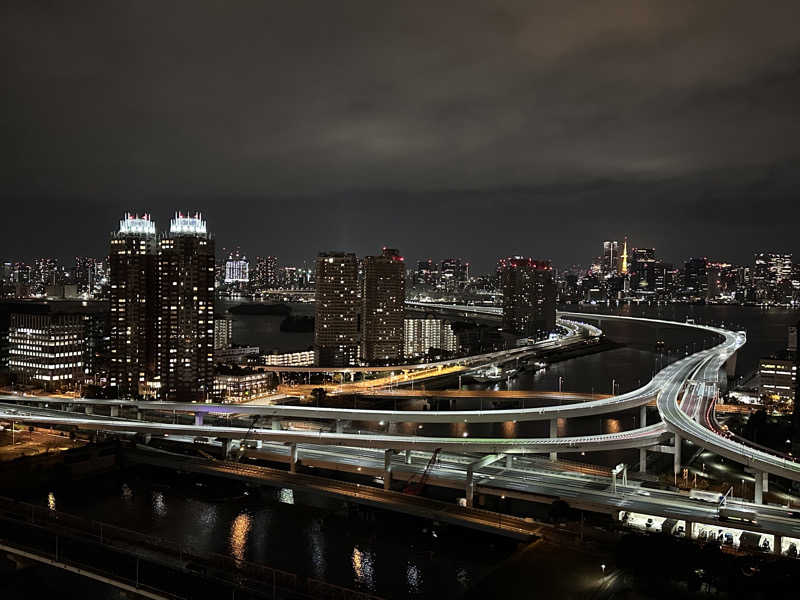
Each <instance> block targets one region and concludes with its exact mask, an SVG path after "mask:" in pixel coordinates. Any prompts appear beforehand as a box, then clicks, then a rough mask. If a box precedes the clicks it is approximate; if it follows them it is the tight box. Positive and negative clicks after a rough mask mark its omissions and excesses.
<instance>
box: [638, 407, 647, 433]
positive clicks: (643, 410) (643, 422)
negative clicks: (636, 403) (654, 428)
mask: <svg viewBox="0 0 800 600" xmlns="http://www.w3.org/2000/svg"><path fill="white" fill-rule="evenodd" d="M639 427H647V405H646V404H642V405H641V406H640V407H639Z"/></svg>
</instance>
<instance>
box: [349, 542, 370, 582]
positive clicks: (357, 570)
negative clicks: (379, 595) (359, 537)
mask: <svg viewBox="0 0 800 600" xmlns="http://www.w3.org/2000/svg"><path fill="white" fill-rule="evenodd" d="M372 561H373V558H372V553H371V552H367V551H365V552H362V551H361V550H359V549H358V546H354V547H353V558H352V562H353V573H354V574H355V576H356V580H357V581H358V582H359V583H360V584H361V585H363V586H365V587H366V588H367V589H370V590H372V589H375V569H374V565H373V564H372Z"/></svg>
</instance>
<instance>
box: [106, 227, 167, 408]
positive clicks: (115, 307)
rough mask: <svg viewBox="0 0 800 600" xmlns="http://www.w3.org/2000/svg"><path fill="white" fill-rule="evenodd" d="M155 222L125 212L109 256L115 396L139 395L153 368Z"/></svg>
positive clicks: (150, 378) (154, 341)
mask: <svg viewBox="0 0 800 600" xmlns="http://www.w3.org/2000/svg"><path fill="white" fill-rule="evenodd" d="M157 254H158V248H157V243H156V224H155V222H154V221H153V220H152V219H151V218H150V215H147V214H144V215H142V216H141V217H139V216H138V215H133V214H126V215H125V217H124V218H123V219H122V220H121V221H120V222H119V230H118V231H115V232H113V233H112V234H111V243H110V247H109V252H108V262H109V271H110V272H109V278H110V281H109V299H110V304H111V307H110V315H111V316H110V352H111V356H110V363H111V364H110V381H109V384H110V387H111V390H112V394H113V396H115V397H117V398H132V397H137V396H139V395H140V394H141V393H142V391H143V389H144V386H145V384H146V382H148V381H151V380H153V379H154V376H155V372H156V367H155V360H156V353H155V347H156V337H155V336H156V322H157V318H158V293H157V292H158V291H157V265H156V258H157Z"/></svg>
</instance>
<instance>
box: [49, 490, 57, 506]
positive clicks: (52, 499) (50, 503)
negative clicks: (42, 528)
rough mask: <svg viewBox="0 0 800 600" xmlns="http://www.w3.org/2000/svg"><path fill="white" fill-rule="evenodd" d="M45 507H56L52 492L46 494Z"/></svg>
mask: <svg viewBox="0 0 800 600" xmlns="http://www.w3.org/2000/svg"><path fill="white" fill-rule="evenodd" d="M47 508H49V509H50V510H55V509H56V496H55V494H53V492H50V493H48V494H47Z"/></svg>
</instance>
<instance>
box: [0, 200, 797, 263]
mask: <svg viewBox="0 0 800 600" xmlns="http://www.w3.org/2000/svg"><path fill="white" fill-rule="evenodd" d="M173 207H174V204H171V205H169V207H166V208H164V210H162V211H161V212H162V213H163V215H161V214H159V215H156V214H155V213H153V212H152V211H148V210H144V211H141V210H140V211H138V212H137V211H136V210H130V209H123V210H121V211H120V212H119V213H117V214H115V215H114V216H112V218H111V219H110V220H109V221H108V223H116V222H117V221H118V220H119V215H120V214H122V215H125V216H127V215H131V216H135V215H147V217H148V218H150V219H152V222H153V223H154V224H155V228H156V232H157V234H158V235H160V234H162V233H164V232H166V231H167V230H168V227H163V228H162V227H160V225H159V223H165V224H166V223H169V220H170V219H171V218H173V217H174V216H175V215H176V214H179V213H181V211H180V210H175V209H174V208H173ZM187 212H199V213H200V214H202V215H203V216H204V218H208V219H209V220H210V221H212V222H213V223H214V235H215V238H216V239H217V240H218V243H217V252H218V254H217V257H216V258H217V260H221V261H223V262H224V261H225V259H226V258H227V257H228V256H229V255H230V254H231V253H233V254H236V253H241V255H242V257H243V258H246V259H247V260H249V261H250V270H251V275H252V276H255V265H256V261H257V260H258V259H266V258H272V259H275V258H277V260H278V261H279V265H280V267H286V266H293V267H304V268H306V269H309V270H313V268H314V262H315V260H316V255H317V254H318V253H319V252H325V251H346V252H353V253H354V254H356V255H357V256H368V255H370V253H372V252H374V246H367V245H366V244H365V243H364V242H363V241H360V240H354V241H353V243H352V244H351V245H348V246H345V245H338V246H337V245H324V244H320V246H319V247H318V248H316V249H311V248H309V246H308V245H306V246H304V247H305V248H306V250H305V253H306V255H302V254H301V255H298V256H297V257H296V258H293V257H292V255H290V254H287V253H284V252H282V251H281V250H282V248H281V247H279V246H277V245H276V244H274V243H273V242H268V243H265V242H264V241H263V240H262V241H259V242H254V243H253V244H252V246H250V245H246V244H244V243H240V241H239V238H222V236H221V234H220V233H219V231H218V228H217V225H218V223H217V220H216V219H215V218H214V217H213V216H208V213H207V212H206V211H205V210H199V209H198V210H196V211H195V209H194V208H192V209H191V210H189V211H187ZM212 212H213V211H212ZM223 223H224V219H223ZM113 229H114V228H113V227H108V226H107V225H105V224H101V225H99V227H98V229H97V231H91V232H90V231H88V230H85V231H86V233H87V234H91V235H86V236H81V237H79V238H77V239H72V240H70V241H69V245H68V246H67V245H65V244H64V243H63V242H62V243H61V244H60V248H61V252H58V253H55V254H46V253H35V252H34V253H23V254H13V253H12V252H10V251H8V250H7V246H6V247H4V248H2V249H0V251H3V252H5V254H2V255H0V263H2V262H4V261H10V262H23V263H26V264H31V263H33V262H34V261H36V260H41V259H55V260H57V261H60V263H61V264H62V265H64V266H68V265H70V264H72V263H73V262H74V261H75V260H76V259H86V258H89V259H97V258H102V257H103V256H107V250H106V249H104V248H103V246H104V245H105V244H104V243H103V240H102V237H100V235H99V234H100V232H102V233H106V230H108V231H112V230H113ZM256 230H257V228H255V227H254V228H253V229H252V231H256ZM249 231H251V230H249V229H247V228H241V229H239V230H237V232H236V235H240V236H242V235H243V236H244V237H247V236H248V232H249ZM393 231H394V235H393V236H385V237H401V235H400V234H398V232H397V230H396V229H395V230H393ZM611 231H612V233H613V231H614V230H611ZM373 233H374V232H373ZM592 235H593V236H594V237H592V238H591V239H587V240H585V241H583V242H582V243H581V245H580V248H581V249H583V248H584V247H585V248H586V252H585V253H583V254H581V255H578V254H577V250H576V249H575V244H574V243H573V242H570V241H565V240H562V242H561V247H562V248H569V249H570V250H569V253H568V254H569V256H575V257H577V258H576V259H575V260H567V259H566V258H564V259H560V258H559V253H556V252H549V251H547V250H545V251H543V252H542V253H540V254H537V253H536V252H532V251H530V250H526V249H524V247H523V246H515V247H519V248H520V249H519V250H518V251H514V252H508V253H503V252H502V251H501V250H499V248H502V247H504V244H503V243H500V244H498V250H493V249H492V248H488V247H485V248H484V252H482V253H477V252H469V250H465V252H464V253H461V254H459V253H458V252H453V251H451V252H448V251H447V250H448V248H447V247H446V246H442V247H441V248H442V252H440V253H427V254H425V253H422V254H418V255H417V254H415V253H414V252H404V254H405V255H406V257H407V260H406V266H407V267H408V268H409V269H411V268H412V267H413V266H414V265H416V264H417V263H418V262H420V261H423V260H428V259H431V260H433V264H434V265H439V263H440V262H441V261H444V260H447V259H450V258H454V259H458V260H466V261H467V262H468V263H469V264H470V274H473V275H474V274H491V273H492V272H494V271H495V269H496V267H497V261H498V260H499V259H501V258H503V257H505V256H515V255H516V256H522V255H532V256H539V257H540V258H542V259H544V260H548V261H550V262H551V263H552V264H553V267H554V268H555V269H556V270H557V271H562V270H570V269H572V268H573V267H580V268H586V269H589V268H590V267H591V266H592V264H593V263H595V262H596V261H597V259H599V258H601V257H602V254H603V252H602V248H600V246H599V245H600V244H602V243H603V242H604V241H607V240H615V241H618V242H619V244H620V253H621V251H622V243H623V240H627V244H628V249H629V251H633V250H634V249H648V250H655V251H656V254H657V255H658V256H659V258H660V260H662V261H663V262H665V263H668V264H673V265H675V266H676V267H677V266H680V265H683V263H684V262H686V261H687V260H689V259H691V258H706V259H708V260H709V261H716V262H728V263H730V264H734V265H745V266H746V265H751V264H752V263H753V261H754V258H755V257H756V255H758V254H759V253H770V252H773V253H778V254H792V255H795V256H800V246H799V245H798V242H794V241H793V242H792V243H784V244H781V243H780V242H779V241H776V240H775V239H774V238H771V239H770V241H765V242H764V245H763V246H754V245H751V242H750V239H751V238H748V244H747V245H745V244H742V243H741V242H738V243H737V247H736V250H735V251H732V252H730V253H729V254H723V253H721V251H714V242H713V241H712V242H711V243H709V244H707V245H706V248H705V251H700V252H696V253H694V254H687V255H676V256H673V255H671V254H668V253H666V252H663V251H662V250H661V248H659V247H658V246H655V245H652V244H647V243H644V240H643V239H642V238H640V237H639V236H637V235H636V234H635V232H633V233H631V232H626V231H622V232H621V233H620V234H619V235H616V236H615V235H610V233H609V232H608V231H600V230H596V231H594V232H593V234H592ZM375 237H376V239H380V238H381V237H382V236H381V235H380V234H379V233H377V234H375ZM8 239H9V237H8V236H6V238H4V240H5V241H7V240H8ZM220 240H223V241H220ZM88 245H91V246H97V247H98V249H97V251H96V252H95V253H87V252H81V251H79V248H81V247H83V248H85V247H86V246H88ZM391 246H392V244H389V243H385V242H380V241H379V242H378V243H377V247H391ZM397 246H399V244H398V245H397ZM505 246H508V244H505ZM554 246H556V247H557V246H558V244H555V245H554ZM402 247H406V246H402ZM551 247H553V246H551ZM793 247H797V250H795V251H793V250H792V248H793ZM362 248H363V250H362ZM417 252H418V250H417ZM561 254H562V255H563V254H564V253H561ZM735 257H740V258H735Z"/></svg>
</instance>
